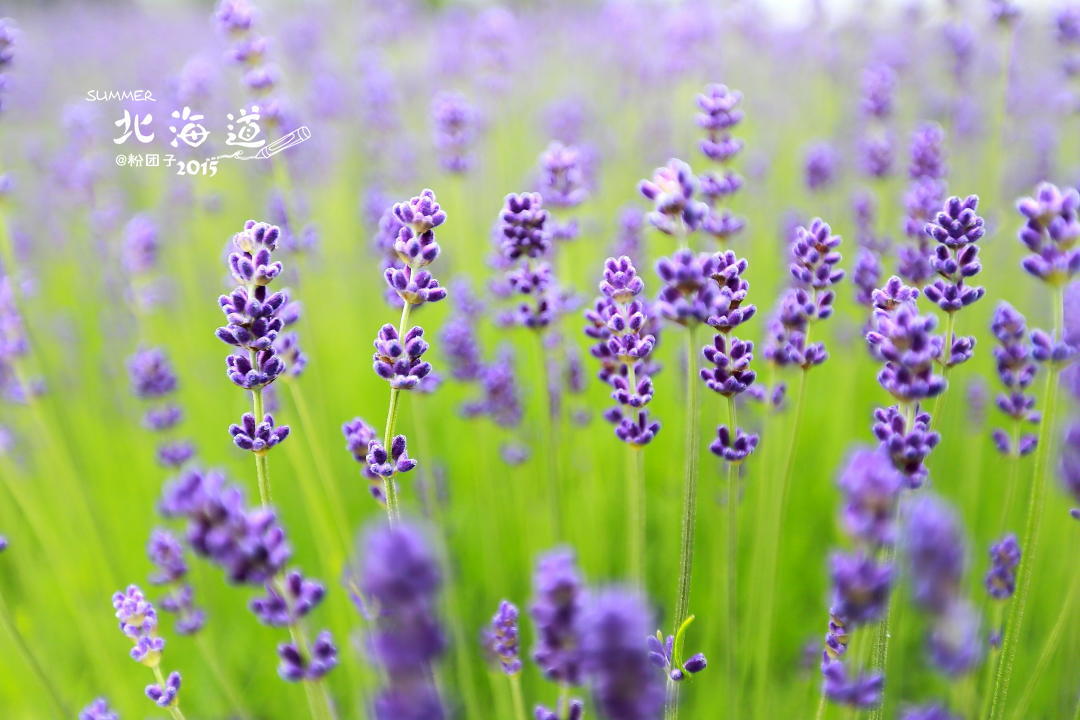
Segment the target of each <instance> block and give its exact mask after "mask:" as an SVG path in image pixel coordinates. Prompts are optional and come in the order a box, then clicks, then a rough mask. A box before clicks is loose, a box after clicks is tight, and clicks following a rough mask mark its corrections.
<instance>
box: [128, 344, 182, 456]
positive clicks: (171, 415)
mask: <svg viewBox="0 0 1080 720" xmlns="http://www.w3.org/2000/svg"><path fill="white" fill-rule="evenodd" d="M128 375H129V376H130V378H131V388H132V391H133V392H134V393H135V395H136V396H138V397H139V398H141V399H142V400H146V401H148V402H149V403H150V407H148V408H147V410H146V412H145V413H144V414H143V425H144V426H145V427H146V428H148V429H150V430H152V431H154V432H157V433H161V434H162V435H163V436H165V437H166V439H164V440H162V441H161V442H160V443H159V444H158V448H157V460H158V462H159V463H160V464H162V465H164V466H165V467H172V468H177V467H180V466H181V465H183V464H184V463H185V462H187V461H188V460H190V459H191V457H192V456H193V455H194V454H195V446H194V445H192V443H191V442H190V441H188V440H178V439H168V434H169V433H170V431H171V430H172V429H173V428H175V427H176V426H177V425H178V424H179V423H180V421H181V419H183V415H184V413H183V410H182V409H181V408H180V406H179V405H176V404H175V403H172V402H169V400H168V397H169V396H170V395H172V394H173V393H175V392H176V388H177V379H176V373H175V372H173V369H172V365H171V364H170V363H169V359H168V357H167V356H166V355H165V351H164V350H162V349H161V348H141V349H139V350H136V351H135V353H134V354H133V355H132V356H131V357H130V358H128Z"/></svg>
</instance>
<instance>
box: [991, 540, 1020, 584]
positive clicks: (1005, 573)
mask: <svg viewBox="0 0 1080 720" xmlns="http://www.w3.org/2000/svg"><path fill="white" fill-rule="evenodd" d="M990 561H991V566H990V569H989V570H988V571H987V573H986V580H985V584H986V591H987V592H988V593H990V597H992V598H995V599H997V600H1003V599H1005V598H1009V597H1012V594H1013V592H1014V591H1015V590H1016V567H1017V565H1019V564H1020V543H1018V542H1017V541H1016V536H1015V535H1013V534H1012V533H1009V534H1008V535H1006V536H1005V537H1003V538H1001V540H999V541H998V542H996V543H994V544H993V545H991V546H990Z"/></svg>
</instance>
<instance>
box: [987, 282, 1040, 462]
mask: <svg viewBox="0 0 1080 720" xmlns="http://www.w3.org/2000/svg"><path fill="white" fill-rule="evenodd" d="M990 330H991V332H993V334H994V337H995V338H996V339H997V341H998V345H997V346H996V347H995V348H994V364H995V367H996V369H997V374H998V379H999V380H1000V381H1001V384H1002V385H1003V386H1004V389H1005V392H1003V393H1001V394H999V395H998V396H997V400H996V404H997V407H998V409H999V410H1001V412H1003V413H1005V415H1007V416H1008V417H1010V418H1012V419H1013V421H1014V422H1032V423H1035V422H1038V421H1039V417H1040V415H1039V413H1038V412H1036V411H1035V397H1034V396H1033V395H1030V394H1028V393H1027V392H1025V391H1026V390H1027V388H1028V387H1029V386H1030V385H1031V383H1032V382H1033V381H1034V379H1035V375H1036V373H1037V372H1038V365H1036V364H1035V362H1034V358H1033V357H1032V347H1031V345H1030V343H1029V342H1028V333H1027V324H1026V321H1025V319H1024V316H1023V315H1021V314H1020V313H1019V312H1018V311H1017V310H1016V309H1015V308H1013V307H1012V306H1011V305H1009V304H1008V303H1007V302H1004V301H1003V302H1001V303H1000V304H999V305H998V307H997V308H996V309H995V310H994V316H993V320H992V322H991V324H990ZM993 439H994V445H995V446H996V447H997V448H998V450H999V451H1000V452H1001V453H1002V454H1004V455H1013V454H1015V455H1027V454H1028V453H1030V452H1031V451H1032V450H1034V449H1035V446H1036V444H1037V442H1038V438H1037V437H1036V435H1035V434H1034V433H1024V434H1021V435H1020V436H1019V437H1018V438H1016V439H1015V440H1014V438H1013V437H1012V436H1011V434H1010V433H1007V432H1005V431H1004V430H1001V429H995V430H994V431H993Z"/></svg>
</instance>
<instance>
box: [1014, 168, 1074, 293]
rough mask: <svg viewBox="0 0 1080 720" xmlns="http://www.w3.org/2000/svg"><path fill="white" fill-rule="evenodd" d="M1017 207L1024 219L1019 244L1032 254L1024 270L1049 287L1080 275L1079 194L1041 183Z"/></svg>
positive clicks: (1027, 259)
mask: <svg viewBox="0 0 1080 720" xmlns="http://www.w3.org/2000/svg"><path fill="white" fill-rule="evenodd" d="M1016 207H1017V210H1019V211H1020V214H1021V215H1023V216H1024V218H1026V222H1025V224H1024V226H1023V227H1022V228H1021V229H1020V241H1021V242H1022V243H1024V245H1025V247H1027V249H1028V250H1030V251H1031V254H1030V255H1028V256H1027V257H1025V258H1024V260H1023V262H1022V263H1021V266H1022V267H1023V268H1024V270H1026V271H1027V272H1029V273H1030V274H1032V275H1034V276H1035V277H1037V278H1039V279H1040V280H1042V281H1044V282H1046V283H1049V284H1051V285H1064V284H1065V283H1067V282H1069V280H1071V279H1072V278H1073V277H1074V276H1075V275H1076V274H1077V273H1080V191H1078V190H1077V189H1076V188H1065V189H1064V190H1062V189H1059V188H1058V187H1057V186H1056V185H1051V184H1050V183H1042V184H1040V185H1039V186H1038V187H1037V188H1035V195H1034V197H1026V198H1023V199H1021V200H1020V201H1019V202H1018V203H1017V205H1016Z"/></svg>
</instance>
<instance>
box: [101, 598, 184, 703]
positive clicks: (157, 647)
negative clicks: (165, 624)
mask: <svg viewBox="0 0 1080 720" xmlns="http://www.w3.org/2000/svg"><path fill="white" fill-rule="evenodd" d="M112 604H113V608H114V609H115V610H116V619H117V620H118V621H119V622H120V631H121V632H122V633H124V635H126V636H127V637H128V638H130V639H131V641H132V642H133V643H134V647H133V648H132V649H131V659H132V660H135V661H136V662H139V663H142V664H143V665H146V666H147V667H149V668H152V669H154V670H155V672H159V671H158V670H157V668H158V666H159V665H160V664H161V652H162V650H164V649H165V639H164V638H162V637H161V636H159V635H158V634H157V625H158V622H157V611H156V610H155V609H154V606H153V604H152V603H151V602H150V601H149V600H147V599H146V596H145V595H143V593H142V591H141V590H140V589H139V588H138V586H137V585H128V587H127V589H126V590H122V591H117V592H116V593H114V594H113V598H112ZM158 677H160V674H159V675H158ZM179 690H180V673H177V672H172V673H169V678H168V680H167V682H166V683H165V685H164V686H161V685H149V686H147V688H146V696H147V697H149V698H150V699H151V700H153V701H154V702H155V703H156V704H158V705H159V706H161V707H173V706H175V705H176V704H177V693H178V692H179Z"/></svg>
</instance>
